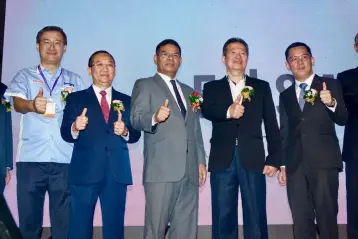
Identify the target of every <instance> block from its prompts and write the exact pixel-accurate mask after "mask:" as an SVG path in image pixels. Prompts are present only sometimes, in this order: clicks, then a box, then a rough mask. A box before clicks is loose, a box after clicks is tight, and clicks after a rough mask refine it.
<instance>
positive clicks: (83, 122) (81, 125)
mask: <svg viewBox="0 0 358 239" xmlns="http://www.w3.org/2000/svg"><path fill="white" fill-rule="evenodd" d="M86 113H87V108H84V109H83V111H82V114H81V115H80V116H78V117H77V118H76V121H75V122H74V123H73V126H72V127H73V129H72V130H73V131H74V132H76V133H78V132H79V131H81V130H84V129H85V128H86V126H87V124H88V118H87V117H86Z"/></svg>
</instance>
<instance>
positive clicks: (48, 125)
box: [5, 66, 84, 163]
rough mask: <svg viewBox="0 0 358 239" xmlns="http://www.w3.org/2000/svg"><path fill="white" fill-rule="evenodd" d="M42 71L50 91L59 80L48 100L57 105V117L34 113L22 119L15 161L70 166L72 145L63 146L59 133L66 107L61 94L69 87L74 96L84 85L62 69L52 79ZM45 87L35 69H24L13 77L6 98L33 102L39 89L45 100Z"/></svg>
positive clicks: (65, 143)
mask: <svg viewBox="0 0 358 239" xmlns="http://www.w3.org/2000/svg"><path fill="white" fill-rule="evenodd" d="M61 69H62V73H61ZM41 70H42V72H43V75H44V76H45V78H46V80H47V82H48V85H49V86H50V87H51V88H52V87H53V85H54V83H55V81H56V79H57V77H58V76H60V77H59V79H58V82H57V85H56V87H55V88H54V90H53V91H52V96H51V99H52V100H53V101H54V102H55V104H56V115H55V117H53V118H47V117H44V116H43V115H42V114H37V113H33V112H29V113H26V114H22V115H21V120H20V135H19V145H18V149H17V156H16V161H17V162H54V163H70V162H71V157H72V150H73V144H70V143H67V142H65V141H64V140H63V139H62V137H61V133H60V127H61V123H62V118H63V110H64V108H65V104H66V102H65V101H63V100H62V99H61V92H62V91H63V90H64V89H65V88H67V89H68V87H70V88H72V91H73V92H75V91H79V90H82V89H84V84H83V82H82V79H81V77H80V76H79V75H77V74H75V73H73V72H70V71H68V70H66V69H63V68H61V67H59V68H58V69H57V70H56V72H55V74H54V75H53V76H52V75H51V73H50V72H49V71H48V70H46V69H44V68H43V67H42V66H41ZM60 74H61V75H60ZM48 85H47V84H46V83H45V82H44V79H43V78H42V76H41V75H40V72H39V70H38V68H37V66H36V67H32V68H26V69H23V70H20V71H19V72H18V73H17V74H16V75H15V77H14V78H13V80H12V81H11V83H10V86H9V88H8V89H7V91H6V92H5V95H6V96H10V97H11V96H17V97H20V98H22V99H25V100H33V99H34V98H35V97H36V95H37V94H38V92H39V89H40V88H42V89H43V96H44V97H46V98H47V100H48V99H49V98H50V89H49V87H48ZM67 89H66V90H67Z"/></svg>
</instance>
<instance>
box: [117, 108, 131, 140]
mask: <svg viewBox="0 0 358 239" xmlns="http://www.w3.org/2000/svg"><path fill="white" fill-rule="evenodd" d="M114 134H115V135H118V136H121V135H122V136H126V135H128V129H127V127H126V126H125V125H124V122H123V120H122V113H121V112H120V111H118V120H117V121H116V122H114Z"/></svg>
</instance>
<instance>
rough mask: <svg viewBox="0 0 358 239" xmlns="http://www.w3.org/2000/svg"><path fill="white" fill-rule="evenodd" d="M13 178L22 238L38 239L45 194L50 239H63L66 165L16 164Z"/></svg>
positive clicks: (67, 197)
mask: <svg viewBox="0 0 358 239" xmlns="http://www.w3.org/2000/svg"><path fill="white" fill-rule="evenodd" d="M16 176H17V207H18V210H19V224H20V230H21V233H22V236H23V238H24V239H39V238H41V233H42V219H43V208H44V200H45V194H46V192H48V195H49V204H50V205H49V207H50V210H49V211H50V220H51V234H52V238H53V239H62V238H63V239H67V237H68V226H69V222H68V220H69V205H70V192H69V189H68V182H67V179H68V164H61V163H32V162H18V163H16Z"/></svg>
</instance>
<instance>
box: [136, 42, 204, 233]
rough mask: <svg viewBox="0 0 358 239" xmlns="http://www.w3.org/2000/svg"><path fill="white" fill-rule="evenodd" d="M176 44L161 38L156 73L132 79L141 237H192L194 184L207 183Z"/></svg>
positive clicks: (195, 199)
mask: <svg viewBox="0 0 358 239" xmlns="http://www.w3.org/2000/svg"><path fill="white" fill-rule="evenodd" d="M181 62H182V57H181V48H180V46H179V44H178V43H177V42H176V41H174V40H172V39H166V40H164V41H162V42H160V43H159V44H158V45H157V47H156V50H155V55H154V63H155V64H156V65H157V73H156V74H155V75H154V76H153V77H149V78H145V79H139V80H137V81H136V83H135V85H134V88H133V92H132V103H131V105H132V109H131V122H132V125H133V127H134V128H136V129H137V130H141V131H144V167H143V184H144V192H145V203H146V204H145V225H144V238H145V239H164V238H165V229H166V227H167V225H168V223H170V229H169V238H185V239H196V238H197V222H198V198H199V190H198V188H199V187H198V186H202V185H203V184H204V183H205V180H206V163H205V152H204V145H203V139H202V135H201V127H200V121H199V115H198V113H196V112H194V111H192V109H191V105H190V102H189V95H191V94H192V93H193V91H194V90H193V89H192V88H191V87H189V86H187V85H186V84H184V83H182V82H179V81H178V78H177V73H178V69H179V67H180V65H181Z"/></svg>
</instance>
